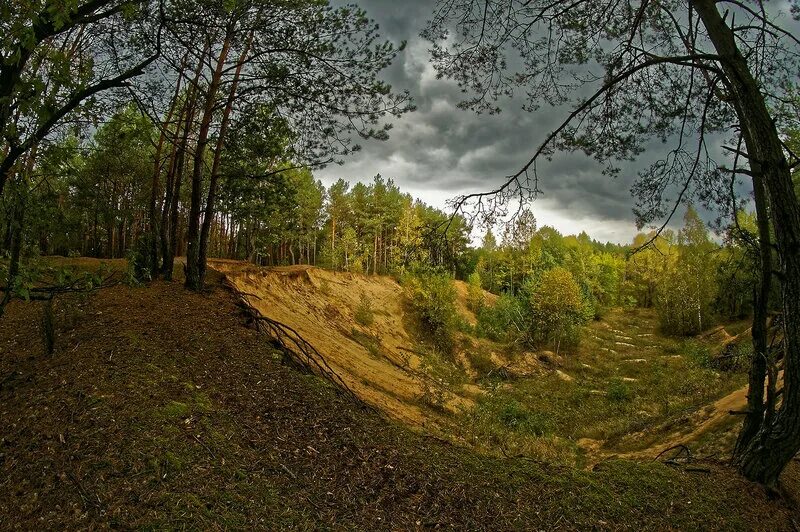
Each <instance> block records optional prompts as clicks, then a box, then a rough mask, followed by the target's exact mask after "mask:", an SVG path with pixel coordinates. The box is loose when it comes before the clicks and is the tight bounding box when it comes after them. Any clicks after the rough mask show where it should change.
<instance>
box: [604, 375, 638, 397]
mask: <svg viewBox="0 0 800 532" xmlns="http://www.w3.org/2000/svg"><path fill="white" fill-rule="evenodd" d="M606 397H607V398H608V400H609V401H611V402H613V403H627V402H629V401H631V400H632V399H633V391H632V390H631V388H630V386H628V384H627V383H626V382H625V381H623V380H622V379H612V380H611V382H609V383H608V388H607V389H606Z"/></svg>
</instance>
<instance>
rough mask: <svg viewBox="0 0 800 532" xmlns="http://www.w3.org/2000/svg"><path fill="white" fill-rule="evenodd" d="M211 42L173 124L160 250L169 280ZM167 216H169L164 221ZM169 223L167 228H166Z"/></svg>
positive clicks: (176, 246)
mask: <svg viewBox="0 0 800 532" xmlns="http://www.w3.org/2000/svg"><path fill="white" fill-rule="evenodd" d="M209 49H210V45H209V44H206V45H205V47H204V48H203V52H202V53H201V54H200V57H199V58H198V59H197V66H196V68H195V71H194V79H193V81H192V84H191V86H190V87H189V91H188V92H187V94H186V101H185V102H184V105H183V126H182V127H179V128H176V131H175V138H176V140H177V138H178V131H179V130H182V136H181V139H180V144H178V146H177V150H176V153H175V156H174V159H173V165H174V166H173V167H172V181H173V183H172V186H171V187H169V188H168V189H167V197H166V199H165V205H164V211H163V212H164V221H163V222H162V230H161V235H162V250H163V251H164V252H163V264H162V266H161V273H162V275H163V276H164V279H165V280H167V281H170V280H172V270H173V269H174V266H175V255H176V254H177V252H178V205H179V203H180V199H181V184H182V182H183V171H184V165H185V161H186V153H187V150H188V148H189V135H190V133H191V130H192V124H194V115H195V108H196V105H197V87H198V83H199V82H200V74H201V73H202V71H203V65H204V63H205V60H206V56H207V55H208V52H209ZM167 216H169V220H168V221H167ZM167 227H169V231H167Z"/></svg>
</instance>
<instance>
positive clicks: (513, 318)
mask: <svg viewBox="0 0 800 532" xmlns="http://www.w3.org/2000/svg"><path fill="white" fill-rule="evenodd" d="M528 316H529V314H528V313H527V310H526V309H525V306H524V303H523V302H522V301H521V300H520V299H519V298H517V297H514V296H512V295H510V294H503V295H502V296H500V298H499V299H498V300H497V302H496V303H495V304H494V305H493V306H484V307H482V308H481V309H480V310H479V311H478V326H477V334H478V335H479V336H482V337H485V338H489V339H491V340H494V341H503V342H512V341H515V340H517V339H519V338H521V337H522V336H523V335H524V332H525V331H526V330H527V327H528V325H527V317H528Z"/></svg>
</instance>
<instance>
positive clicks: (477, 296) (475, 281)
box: [467, 272, 485, 312]
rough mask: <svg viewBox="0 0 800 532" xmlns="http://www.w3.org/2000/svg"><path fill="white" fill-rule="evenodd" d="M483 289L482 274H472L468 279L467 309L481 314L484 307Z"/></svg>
mask: <svg viewBox="0 0 800 532" xmlns="http://www.w3.org/2000/svg"><path fill="white" fill-rule="evenodd" d="M484 303H485V302H484V295H483V288H481V274H479V273H478V272H475V273H472V274H470V276H469V278H468V279H467V308H469V309H470V310H471V311H472V312H479V311H480V310H481V309H482V308H483V305H484Z"/></svg>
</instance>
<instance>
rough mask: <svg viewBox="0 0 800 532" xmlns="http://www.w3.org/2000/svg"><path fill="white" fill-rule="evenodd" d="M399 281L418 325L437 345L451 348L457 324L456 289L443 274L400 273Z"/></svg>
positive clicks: (448, 350) (441, 347)
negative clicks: (417, 319) (418, 322)
mask: <svg viewBox="0 0 800 532" xmlns="http://www.w3.org/2000/svg"><path fill="white" fill-rule="evenodd" d="M401 282H402V284H403V286H404V288H405V292H406V297H407V298H408V300H409V302H410V303H411V306H412V307H413V309H414V311H415V312H416V313H417V315H418V317H419V320H420V322H421V324H422V327H423V329H424V331H425V332H426V333H428V334H429V335H430V339H431V343H432V344H433V345H434V346H435V347H436V348H438V349H440V350H442V351H445V352H451V351H452V350H453V334H454V333H455V331H456V329H457V328H458V325H459V317H458V311H457V310H456V289H455V287H454V286H453V281H452V280H451V279H450V277H449V276H448V275H446V274H435V273H433V274H432V273H426V274H417V275H414V274H409V273H406V274H404V275H403V277H402V279H401Z"/></svg>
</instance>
